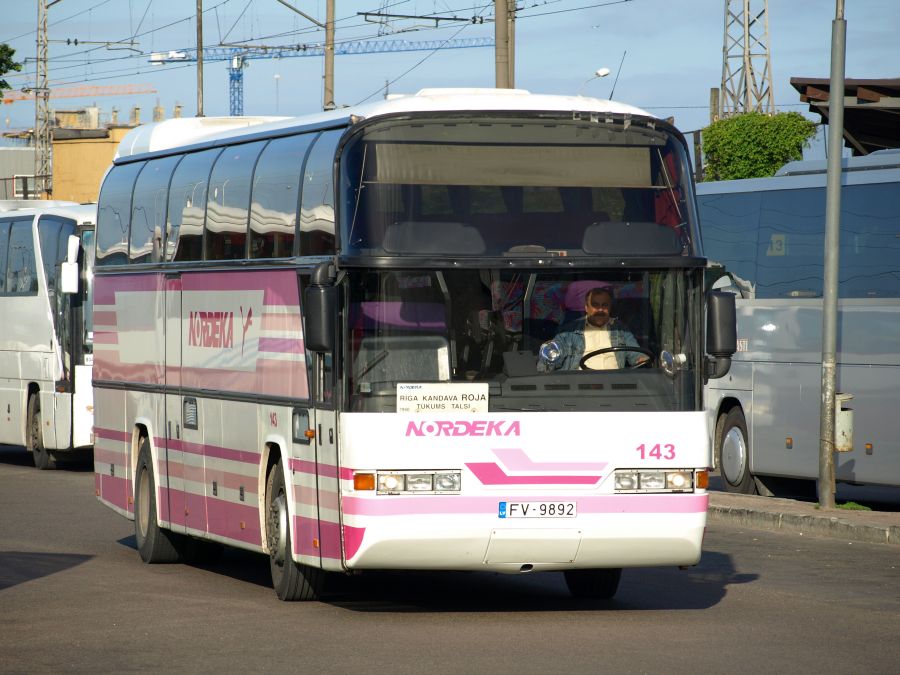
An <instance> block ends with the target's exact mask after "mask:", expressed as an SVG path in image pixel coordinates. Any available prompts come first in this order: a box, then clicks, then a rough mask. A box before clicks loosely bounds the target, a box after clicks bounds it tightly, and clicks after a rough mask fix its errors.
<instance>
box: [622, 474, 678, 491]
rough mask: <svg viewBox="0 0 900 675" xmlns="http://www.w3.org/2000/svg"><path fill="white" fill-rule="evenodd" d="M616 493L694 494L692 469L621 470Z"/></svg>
mask: <svg viewBox="0 0 900 675" xmlns="http://www.w3.org/2000/svg"><path fill="white" fill-rule="evenodd" d="M615 490H616V492H693V491H694V472H693V470H692V469H665V470H662V469H619V470H618V471H616V473H615Z"/></svg>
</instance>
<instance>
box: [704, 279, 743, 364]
mask: <svg viewBox="0 0 900 675" xmlns="http://www.w3.org/2000/svg"><path fill="white" fill-rule="evenodd" d="M736 318H737V316H736V312H735V308H734V294H733V293H723V292H722V291H710V292H709V293H707V295H706V353H707V355H708V356H707V360H706V377H707V379H713V380H714V379H717V378H720V377H724V376H725V375H727V374H728V370H729V369H730V368H731V357H732V356H734V353H735V352H736V351H737V324H736Z"/></svg>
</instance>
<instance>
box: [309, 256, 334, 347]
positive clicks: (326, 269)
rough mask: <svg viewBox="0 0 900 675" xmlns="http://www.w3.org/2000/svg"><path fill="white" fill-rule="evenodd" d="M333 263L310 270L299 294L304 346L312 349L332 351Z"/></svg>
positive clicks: (323, 264)
mask: <svg viewBox="0 0 900 675" xmlns="http://www.w3.org/2000/svg"><path fill="white" fill-rule="evenodd" d="M334 278H335V274H334V264H333V263H328V262H325V263H322V264H320V265H318V266H317V267H316V269H315V270H313V273H312V276H311V277H310V283H309V286H307V288H306V290H305V291H304V294H303V302H304V305H305V308H304V314H305V316H306V334H305V335H304V342H305V343H306V347H307V348H308V349H311V350H313V351H316V352H331V351H334V342H335V328H334V327H335V322H336V320H337V311H338V306H337V304H338V303H337V299H338V294H337V288H335V287H334V286H333V285H332V283H333V282H334Z"/></svg>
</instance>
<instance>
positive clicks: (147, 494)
mask: <svg viewBox="0 0 900 675" xmlns="http://www.w3.org/2000/svg"><path fill="white" fill-rule="evenodd" d="M134 538H135V539H136V540H137V548H138V553H140V554H141V560H143V561H144V562H145V563H151V564H155V563H173V562H178V561H179V560H180V559H181V551H180V548H181V545H183V544H184V538H183V537H182V536H180V535H178V534H177V533H175V532H170V531H169V530H164V529H162V528H161V527H160V526H159V523H158V522H157V520H156V475H155V473H154V471H153V461H152V459H151V457H150V442H149V441H148V440H147V438H146V437H145V436H142V437H141V441H140V450H139V451H138V463H137V469H136V470H135V472H134Z"/></svg>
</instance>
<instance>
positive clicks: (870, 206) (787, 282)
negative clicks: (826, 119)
mask: <svg viewBox="0 0 900 675" xmlns="http://www.w3.org/2000/svg"><path fill="white" fill-rule="evenodd" d="M825 182H826V163H825V161H824V160H820V161H803V162H793V163H790V164H787V165H785V166H784V167H783V168H782V169H781V170H779V172H778V173H777V174H776V175H775V176H774V177H772V178H754V179H749V180H733V181H719V182H711V183H700V184H698V185H697V201H698V205H699V209H700V225H701V232H702V235H703V249H704V252H705V253H706V255H707V257H708V258H709V260H710V261H713V265H712V266H711V268H710V272H711V273H712V275H713V276H716V277H719V279H718V281H716V282H715V283H714V285H715V286H716V287H718V288H723V289H724V290H730V291H733V292H734V293H735V294H736V295H737V301H736V302H737V338H738V341H737V347H738V351H737V353H736V354H735V355H734V359H733V361H732V365H731V371H730V372H729V373H728V376H727V377H724V378H722V379H719V380H712V381H710V382H709V385H708V387H707V406H708V410H709V414H710V418H711V420H710V423H711V426H712V427H713V428H714V431H713V435H714V437H715V452H716V465H717V466H718V468H719V469H720V472H721V474H722V478H723V484H724V487H725V489H726V490H729V491H735V492H744V493H755V492H761V493H764V494H768V493H771V492H777V491H778V486H783V487H785V488H790V489H794V488H795V487H797V486H792V485H791V484H790V483H786V482H785V481H783V480H781V479H815V478H816V477H817V476H818V467H819V417H820V405H821V393H820V392H821V372H822V371H821V358H822V283H823V281H822V278H823V260H824V258H823V256H824V249H823V241H824V233H825ZM840 217H841V237H840V272H839V286H838V297H839V302H838V316H839V324H838V344H837V348H838V353H837V390H838V392H841V393H846V394H850V395H852V397H853V398H852V400H848V401H847V403H846V404H845V407H847V408H850V409H852V410H853V413H852V415H853V431H854V433H853V450H852V451H850V452H841V453H837V455H836V460H835V465H836V466H835V470H836V479H837V480H838V481H839V482H845V483H850V484H858V485H873V486H874V485H880V486H900V425H898V424H897V404H898V402H900V151H896V150H894V151H888V150H885V151H881V152H876V153H873V154H871V155H868V156H866V157H854V158H850V159H845V160H844V167H843V175H842V177H841V216H840Z"/></svg>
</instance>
